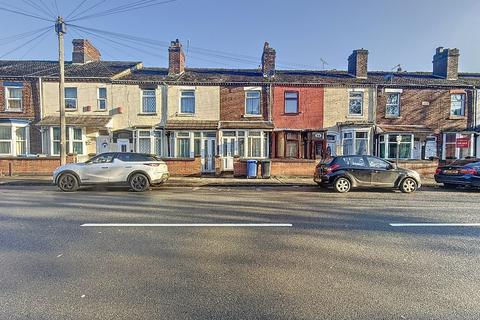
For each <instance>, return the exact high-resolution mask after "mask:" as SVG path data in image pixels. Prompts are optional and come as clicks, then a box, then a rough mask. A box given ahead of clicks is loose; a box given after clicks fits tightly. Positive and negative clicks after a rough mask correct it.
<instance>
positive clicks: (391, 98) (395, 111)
mask: <svg viewBox="0 0 480 320" xmlns="http://www.w3.org/2000/svg"><path fill="white" fill-rule="evenodd" d="M385 117H387V118H396V117H400V93H398V92H393V93H388V94H387V107H386V111H385Z"/></svg>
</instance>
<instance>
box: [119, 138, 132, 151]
mask: <svg viewBox="0 0 480 320" xmlns="http://www.w3.org/2000/svg"><path fill="white" fill-rule="evenodd" d="M117 147H118V152H129V149H130V140H129V139H117Z"/></svg>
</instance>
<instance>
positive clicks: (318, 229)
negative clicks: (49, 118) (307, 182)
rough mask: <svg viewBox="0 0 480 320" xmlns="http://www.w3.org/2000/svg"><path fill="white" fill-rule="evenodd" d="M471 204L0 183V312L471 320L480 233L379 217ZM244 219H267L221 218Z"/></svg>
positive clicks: (457, 209) (392, 196) (472, 201)
mask: <svg viewBox="0 0 480 320" xmlns="http://www.w3.org/2000/svg"><path fill="white" fill-rule="evenodd" d="M252 190H254V191H255V192H252ZM479 202H480V192H479V191H476V190H456V191H452V190H443V189H434V188H427V189H421V190H419V191H418V192H416V193H413V194H403V193H401V192H399V191H391V190H374V191H362V190H353V191H352V192H350V193H348V194H337V193H334V192H331V191H325V190H321V189H318V188H316V187H309V186H305V187H298V188H293V187H291V186H283V187H257V188H255V189H252V188H233V187H218V186H215V187H201V188H197V187H188V188H182V187H178V188H168V187H160V188H158V189H155V190H152V191H150V192H145V193H134V192H129V191H128V190H127V189H125V188H124V189H112V190H99V191H90V190H82V191H79V192H75V193H63V192H60V191H58V190H57V189H56V187H54V186H12V185H4V186H2V187H1V188H0V266H1V267H0V288H1V290H0V306H1V307H0V319H14V320H16V319H22V320H28V319H35V320H44V319H45V320H46V319H48V320H56V319H62V320H63V319H79V320H83V319H88V320H92V319H93V320H96V319H167V320H168V319H175V320H176V319H281V320H283V319H478V318H479V316H480V263H479V257H480V228H478V227H467V226H463V227H462V226H454V225H444V226H443V225H442V226H439V225H436V226H430V227H428V226H422V227H408V226H400V227H394V226H392V225H391V223H437V224H442V223H447V224H449V223H471V224H473V223H480V216H479V211H478V203H479ZM86 223H88V224H97V225H96V226H91V225H90V226H85V225H84V224H86ZM112 223H113V224H116V225H111V224H112ZM211 223H213V224H219V225H220V226H218V225H217V226H214V225H210V226H205V225H202V224H211ZM225 223H228V224H229V225H223V224H225ZM253 223H254V224H268V225H267V226H265V227H249V226H243V227H242V226H239V227H235V226H234V225H236V224H248V225H250V224H253ZM118 224H122V225H118ZM131 224H137V225H135V226H133V225H131ZM145 224H147V225H145ZM160 224H161V225H160ZM192 224H198V226H194V225H192ZM271 224H291V227H286V226H274V225H271ZM222 225H223V226H222Z"/></svg>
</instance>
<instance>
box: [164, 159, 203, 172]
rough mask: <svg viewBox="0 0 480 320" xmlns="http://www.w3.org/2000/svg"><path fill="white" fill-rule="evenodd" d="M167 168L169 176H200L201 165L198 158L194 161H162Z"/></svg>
mask: <svg viewBox="0 0 480 320" xmlns="http://www.w3.org/2000/svg"><path fill="white" fill-rule="evenodd" d="M163 161H165V163H166V164H167V166H168V171H169V172H170V175H171V176H180V177H182V176H183V177H186V176H200V175H202V163H201V158H200V157H195V158H194V159H190V158H187V159H163Z"/></svg>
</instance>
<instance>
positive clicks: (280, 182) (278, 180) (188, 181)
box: [0, 176, 438, 187]
mask: <svg viewBox="0 0 480 320" xmlns="http://www.w3.org/2000/svg"><path fill="white" fill-rule="evenodd" d="M51 184H52V177H51V176H14V177H7V176H3V177H0V185H11V186H41V185H51ZM315 185H316V184H315V182H313V177H272V178H270V179H261V178H258V179H246V178H231V177H171V178H170V179H169V180H168V181H167V183H166V184H165V186H166V187H208V186H219V187H235V186H239V187H248V186H253V187H255V186H257V187H258V186H270V187H274V186H297V187H299V186H300V187H304V186H315ZM422 185H423V186H424V187H436V186H438V185H437V183H436V182H435V180H433V179H432V178H423V179H422Z"/></svg>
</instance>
